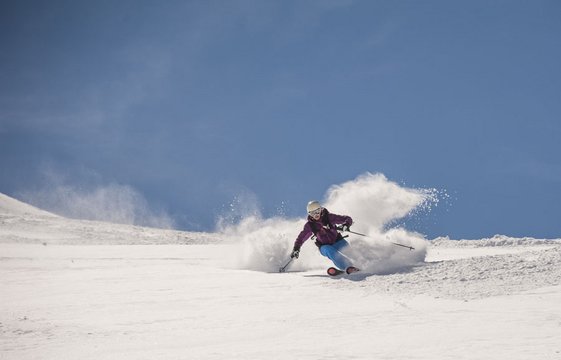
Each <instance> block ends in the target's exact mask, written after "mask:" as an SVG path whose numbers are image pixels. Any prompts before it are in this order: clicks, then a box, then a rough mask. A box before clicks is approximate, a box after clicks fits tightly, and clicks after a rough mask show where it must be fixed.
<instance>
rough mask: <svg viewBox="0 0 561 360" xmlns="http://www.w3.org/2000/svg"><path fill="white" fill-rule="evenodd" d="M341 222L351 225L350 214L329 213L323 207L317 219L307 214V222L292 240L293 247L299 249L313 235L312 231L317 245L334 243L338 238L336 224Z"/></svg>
mask: <svg viewBox="0 0 561 360" xmlns="http://www.w3.org/2000/svg"><path fill="white" fill-rule="evenodd" d="M343 224H344V225H348V226H351V225H352V224H353V219H351V217H350V216H345V215H336V214H331V213H330V212H329V211H327V209H323V211H322V213H321V217H320V218H319V220H318V221H316V220H314V218H312V217H311V216H308V222H306V224H305V225H304V229H303V230H302V231H301V232H300V234H299V235H298V237H297V238H296V241H295V242H294V249H296V250H298V249H300V247H301V246H302V244H303V243H304V242H305V241H306V240H308V239H309V238H310V237H311V236H312V235H314V232H315V235H316V237H317V240H316V243H319V244H318V246H320V245H331V244H334V243H335V242H336V241H337V240H339V239H340V235H339V232H338V231H337V229H336V226H337V225H343Z"/></svg>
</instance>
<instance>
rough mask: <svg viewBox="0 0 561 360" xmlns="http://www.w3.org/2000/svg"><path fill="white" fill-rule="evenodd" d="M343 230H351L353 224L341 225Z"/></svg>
mask: <svg viewBox="0 0 561 360" xmlns="http://www.w3.org/2000/svg"><path fill="white" fill-rule="evenodd" d="M341 230H343V231H349V230H351V225H347V224H343V225H342V226H341Z"/></svg>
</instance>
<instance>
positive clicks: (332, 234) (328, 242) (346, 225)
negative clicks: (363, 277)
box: [290, 200, 359, 276]
mask: <svg viewBox="0 0 561 360" xmlns="http://www.w3.org/2000/svg"><path fill="white" fill-rule="evenodd" d="M307 210H308V221H307V222H306V224H305V225H304V229H303V230H302V231H301V232H300V234H299V235H298V237H297V238H296V240H295V241H294V248H293V250H292V253H291V254H290V257H291V258H297V259H298V256H299V255H300V248H301V247H302V244H303V243H304V242H305V241H306V240H308V239H309V238H310V237H311V236H312V235H315V237H316V246H317V247H318V248H319V252H320V253H321V254H322V255H323V256H325V257H327V258H329V259H330V260H331V261H333V264H335V266H336V267H335V268H334V267H330V268H329V269H328V270H327V273H328V274H329V275H332V276H333V275H339V274H341V273H343V272H346V273H347V274H351V273H354V272H357V271H359V269H357V268H356V267H354V266H352V264H351V261H350V259H349V258H348V257H346V256H345V255H344V254H342V253H341V250H342V249H343V248H345V247H346V246H349V243H348V242H347V240H345V239H344V238H343V236H342V235H341V233H339V231H337V230H338V229H337V225H342V228H341V229H342V230H343V231H348V230H349V229H350V227H351V225H352V224H353V219H352V218H351V217H350V216H345V215H336V214H331V213H330V212H329V211H327V209H326V208H324V207H322V206H321V205H320V203H319V202H317V201H315V200H313V201H310V202H309V203H308V206H307Z"/></svg>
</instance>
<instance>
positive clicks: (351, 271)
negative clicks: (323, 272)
mask: <svg viewBox="0 0 561 360" xmlns="http://www.w3.org/2000/svg"><path fill="white" fill-rule="evenodd" d="M359 271H360V270H359V269H358V268H356V267H354V266H349V267H348V268H347V270H346V271H344V270H339V269H337V268H334V267H330V268H329V269H327V275H329V276H338V275H343V274H347V275H350V274H354V273H356V272H359Z"/></svg>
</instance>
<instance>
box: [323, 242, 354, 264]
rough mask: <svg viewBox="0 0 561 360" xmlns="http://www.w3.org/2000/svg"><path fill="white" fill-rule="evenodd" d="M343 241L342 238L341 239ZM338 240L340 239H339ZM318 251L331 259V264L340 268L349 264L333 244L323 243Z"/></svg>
mask: <svg viewBox="0 0 561 360" xmlns="http://www.w3.org/2000/svg"><path fill="white" fill-rule="evenodd" d="M341 241H343V240H341ZM339 242H340V241H339ZM319 252H320V253H321V254H322V255H323V256H325V257H327V258H329V259H330V260H331V261H333V264H335V266H336V267H337V268H339V269H341V270H345V269H346V268H347V267H349V266H350V262H349V259H348V258H347V257H346V256H345V255H343V254H341V253H340V252H339V251H338V250H337V247H335V245H323V246H322V247H320V248H319Z"/></svg>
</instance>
